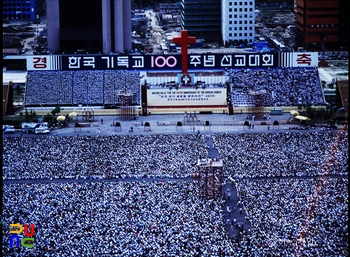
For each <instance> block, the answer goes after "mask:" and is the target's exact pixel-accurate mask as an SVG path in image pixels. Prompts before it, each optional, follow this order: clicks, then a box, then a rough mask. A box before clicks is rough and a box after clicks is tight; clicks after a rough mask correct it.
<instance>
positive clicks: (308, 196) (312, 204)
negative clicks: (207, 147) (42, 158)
mask: <svg viewBox="0 0 350 257" xmlns="http://www.w3.org/2000/svg"><path fill="white" fill-rule="evenodd" d="M236 185H237V188H238V193H239V195H240V200H241V201H242V204H243V206H244V208H245V211H246V214H247V216H246V219H247V220H249V221H250V222H251V228H250V232H249V233H243V234H242V235H241V237H240V238H239V239H238V238H236V239H230V238H228V234H227V232H226V231H225V227H224V219H223V205H224V202H223V200H217V201H215V200H210V201H208V200H204V199H203V198H199V196H198V187H197V183H196V181H195V180H193V181H184V180H178V181H152V182H146V181H142V180H140V181H137V182H127V181H126V182H109V183H101V182H87V183H48V184H39V183H38V184H9V185H4V187H3V194H4V195H5V196H6V197H4V198H3V219H4V226H3V230H5V231H4V233H3V235H4V236H3V239H2V240H3V241H2V243H3V248H2V253H3V256H26V257H27V256H96V257H99V256H152V257H153V256H208V257H211V256H237V257H241V256H247V257H250V256H256V257H257V256H306V257H309V256H310V257H311V256H312V257H313V256H318V257H322V256H324V257H326V256H337V257H345V256H348V240H347V238H348V225H347V224H348V215H347V214H348V179H347V178H346V179H345V178H320V179H314V178H312V179H299V178H298V179H281V180H277V179H263V180H262V179H261V180H241V181H239V182H237V181H236ZM10 223H19V224H34V225H35V233H34V235H35V242H34V245H35V247H34V248H32V249H24V248H23V247H20V248H17V247H15V248H9V243H8V242H9V237H10V234H9V232H8V231H7V230H6V228H8V229H9V224H10ZM12 253H13V254H12ZM30 254H32V255H30Z"/></svg>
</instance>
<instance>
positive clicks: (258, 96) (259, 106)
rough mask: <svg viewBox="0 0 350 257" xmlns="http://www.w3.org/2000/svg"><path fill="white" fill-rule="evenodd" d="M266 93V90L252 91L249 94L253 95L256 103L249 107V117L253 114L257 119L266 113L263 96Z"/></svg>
mask: <svg viewBox="0 0 350 257" xmlns="http://www.w3.org/2000/svg"><path fill="white" fill-rule="evenodd" d="M265 93H266V91H265V90H261V91H255V92H250V93H249V95H251V96H253V98H254V103H253V105H252V106H250V107H249V108H248V113H249V118H252V117H253V116H254V117H255V118H256V119H262V118H263V116H264V114H265V107H264V105H263V96H264V94H265Z"/></svg>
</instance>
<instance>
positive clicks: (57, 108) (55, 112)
mask: <svg viewBox="0 0 350 257" xmlns="http://www.w3.org/2000/svg"><path fill="white" fill-rule="evenodd" d="M60 112H61V107H59V106H58V105H57V106H55V109H53V110H52V111H51V113H52V115H56V114H59V113H60Z"/></svg>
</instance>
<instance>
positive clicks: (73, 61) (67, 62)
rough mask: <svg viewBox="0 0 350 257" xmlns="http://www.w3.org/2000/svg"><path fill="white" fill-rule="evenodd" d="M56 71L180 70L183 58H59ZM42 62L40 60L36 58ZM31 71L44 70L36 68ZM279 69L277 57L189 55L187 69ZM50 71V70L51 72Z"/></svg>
mask: <svg viewBox="0 0 350 257" xmlns="http://www.w3.org/2000/svg"><path fill="white" fill-rule="evenodd" d="M59 57H60V58H55V59H57V60H60V61H61V62H62V63H60V64H58V65H55V66H54V67H53V66H52V65H48V67H52V68H51V69H54V70H152V71H154V70H179V71H181V55H179V54H174V55H60V56H59ZM37 58H40V56H37ZM33 67H34V68H33V69H32V70H40V69H42V68H41V67H38V68H37V67H36V66H33ZM268 67H278V55H277V54H275V53H233V54H212V53H206V54H189V55H188V69H189V71H190V70H199V69H204V70H208V69H230V68H235V69H237V68H238V69H239V68H268ZM49 69H50V68H49Z"/></svg>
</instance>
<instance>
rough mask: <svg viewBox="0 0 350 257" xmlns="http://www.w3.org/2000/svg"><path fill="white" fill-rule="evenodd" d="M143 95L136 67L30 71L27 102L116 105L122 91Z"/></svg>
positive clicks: (30, 103) (26, 95)
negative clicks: (126, 69)
mask: <svg viewBox="0 0 350 257" xmlns="http://www.w3.org/2000/svg"><path fill="white" fill-rule="evenodd" d="M134 93H135V94H136V97H135V99H137V101H139V100H138V99H140V73H139V72H135V71H119V70H113V71H101V70H98V71H82V70H77V71H28V74H27V83H26V93H25V104H26V105H78V104H82V105H104V104H108V105H113V104H118V101H119V100H118V99H119V97H118V96H119V95H120V94H134Z"/></svg>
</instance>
